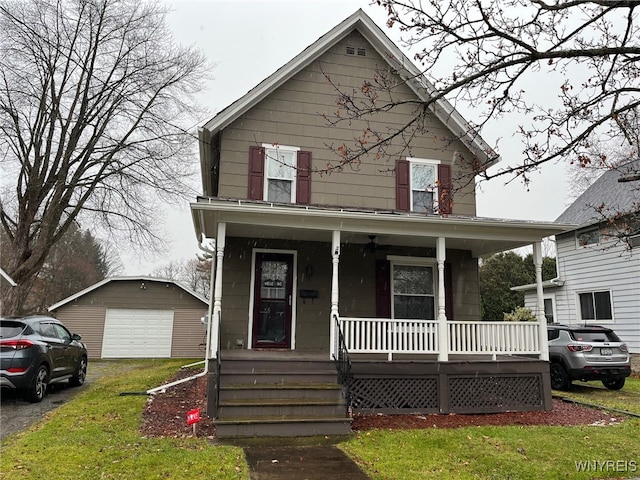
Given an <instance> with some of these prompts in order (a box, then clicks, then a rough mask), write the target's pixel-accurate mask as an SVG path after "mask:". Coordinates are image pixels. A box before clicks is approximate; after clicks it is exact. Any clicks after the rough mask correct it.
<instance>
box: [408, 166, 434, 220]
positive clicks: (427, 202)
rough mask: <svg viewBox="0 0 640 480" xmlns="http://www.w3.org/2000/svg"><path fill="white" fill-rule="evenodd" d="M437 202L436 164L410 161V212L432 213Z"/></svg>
mask: <svg viewBox="0 0 640 480" xmlns="http://www.w3.org/2000/svg"><path fill="white" fill-rule="evenodd" d="M437 202H438V162H436V161H429V160H414V159H412V160H411V211H412V212H418V213H434V212H435V211H436V209H437Z"/></svg>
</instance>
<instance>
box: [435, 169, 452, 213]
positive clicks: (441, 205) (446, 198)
mask: <svg viewBox="0 0 640 480" xmlns="http://www.w3.org/2000/svg"><path fill="white" fill-rule="evenodd" d="M438 185H439V190H438V192H439V197H440V198H438V210H439V212H440V215H449V214H450V213H451V209H452V207H453V190H452V188H453V185H452V183H451V165H445V164H442V163H441V164H439V165H438Z"/></svg>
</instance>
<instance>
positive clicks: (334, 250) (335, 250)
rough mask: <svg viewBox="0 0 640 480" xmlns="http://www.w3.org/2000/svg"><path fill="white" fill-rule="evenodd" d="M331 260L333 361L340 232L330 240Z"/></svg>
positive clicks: (331, 340) (334, 233) (335, 345)
mask: <svg viewBox="0 0 640 480" xmlns="http://www.w3.org/2000/svg"><path fill="white" fill-rule="evenodd" d="M331 259H332V263H333V269H332V274H331V319H330V322H331V323H330V325H331V326H330V330H329V331H330V336H331V338H330V340H329V341H330V350H329V358H330V359H333V358H334V356H335V355H336V354H337V348H336V347H337V343H338V334H337V332H336V321H335V319H336V318H337V317H339V314H338V300H339V290H338V264H339V263H340V231H339V230H334V232H333V237H332V240H331Z"/></svg>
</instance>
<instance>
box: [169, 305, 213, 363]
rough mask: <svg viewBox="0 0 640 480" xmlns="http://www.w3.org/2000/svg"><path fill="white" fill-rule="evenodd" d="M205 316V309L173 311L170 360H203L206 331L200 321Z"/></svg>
mask: <svg viewBox="0 0 640 480" xmlns="http://www.w3.org/2000/svg"><path fill="white" fill-rule="evenodd" d="M206 314H207V309H206V308H201V309H184V308H178V309H176V310H174V312H173V335H172V343H171V358H204V356H205V349H206V345H205V343H206V335H205V334H206V330H205V327H204V325H202V323H201V322H200V319H201V318H202V317H203V316H204V315H206Z"/></svg>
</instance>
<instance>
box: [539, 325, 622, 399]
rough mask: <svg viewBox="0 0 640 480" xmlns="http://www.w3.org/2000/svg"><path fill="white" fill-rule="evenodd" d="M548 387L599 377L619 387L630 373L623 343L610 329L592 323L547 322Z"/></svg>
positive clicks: (611, 386)
mask: <svg viewBox="0 0 640 480" xmlns="http://www.w3.org/2000/svg"><path fill="white" fill-rule="evenodd" d="M547 334H548V338H549V360H550V362H551V365H550V372H551V388H553V389H554V390H568V389H569V388H571V382H572V381H573V380H582V381H584V382H586V381H590V380H600V381H602V384H603V385H604V386H605V387H606V388H608V389H609V390H620V389H621V388H622V387H623V386H624V382H625V377H628V376H629V375H631V359H630V357H629V351H628V350H627V345H626V344H625V343H624V342H622V341H621V340H620V339H619V338H618V336H617V335H616V334H615V333H614V332H613V330H611V329H609V328H605V327H600V326H596V325H548V326H547Z"/></svg>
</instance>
